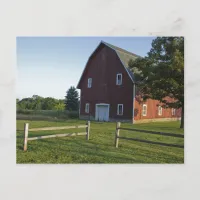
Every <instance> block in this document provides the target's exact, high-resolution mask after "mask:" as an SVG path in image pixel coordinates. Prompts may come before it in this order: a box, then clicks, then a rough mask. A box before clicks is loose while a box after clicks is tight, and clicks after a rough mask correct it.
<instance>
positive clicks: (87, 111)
mask: <svg viewBox="0 0 200 200" xmlns="http://www.w3.org/2000/svg"><path fill="white" fill-rule="evenodd" d="M89 111H90V104H89V103H86V104H85V112H86V113H89Z"/></svg>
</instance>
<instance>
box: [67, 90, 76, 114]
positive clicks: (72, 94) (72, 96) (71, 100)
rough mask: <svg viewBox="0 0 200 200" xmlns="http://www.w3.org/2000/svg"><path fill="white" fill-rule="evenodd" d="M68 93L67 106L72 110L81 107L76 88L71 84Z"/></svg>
mask: <svg viewBox="0 0 200 200" xmlns="http://www.w3.org/2000/svg"><path fill="white" fill-rule="evenodd" d="M66 93H67V94H66V96H65V108H66V109H67V110H70V111H77V110H78V108H79V96H78V92H77V90H76V88H75V87H73V86H71V87H70V88H69V90H68V91H67V92H66Z"/></svg>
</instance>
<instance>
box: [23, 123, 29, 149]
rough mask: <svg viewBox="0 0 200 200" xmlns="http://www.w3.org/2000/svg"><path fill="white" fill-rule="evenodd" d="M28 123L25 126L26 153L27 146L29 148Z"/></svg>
mask: <svg viewBox="0 0 200 200" xmlns="http://www.w3.org/2000/svg"><path fill="white" fill-rule="evenodd" d="M28 126H29V124H28V123H25V124H24V151H26V150H27V146H28Z"/></svg>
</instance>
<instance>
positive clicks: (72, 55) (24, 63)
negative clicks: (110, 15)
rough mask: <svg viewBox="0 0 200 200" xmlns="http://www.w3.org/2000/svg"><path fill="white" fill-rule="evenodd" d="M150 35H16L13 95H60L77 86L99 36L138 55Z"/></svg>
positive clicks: (145, 48)
mask: <svg viewBox="0 0 200 200" xmlns="http://www.w3.org/2000/svg"><path fill="white" fill-rule="evenodd" d="M153 39H154V37H18V38H17V68H18V74H17V77H18V79H17V98H19V99H22V98H25V97H31V96H32V95H34V94H36V95H40V96H43V97H54V98H59V99H63V98H64V96H65V95H66V91H67V90H68V89H69V87H70V86H75V87H76V86H77V83H78V81H79V79H80V76H81V74H82V71H83V69H84V67H85V64H86V62H87V60H88V58H89V56H90V55H91V53H92V52H93V51H94V50H95V48H96V47H97V46H98V44H99V43H100V41H101V40H103V41H105V42H108V43H110V44H113V45H115V46H118V47H121V48H123V49H126V50H127V51H130V52H132V53H135V54H138V55H140V56H145V55H146V54H147V52H148V51H149V50H150V48H151V42H152V40H153Z"/></svg>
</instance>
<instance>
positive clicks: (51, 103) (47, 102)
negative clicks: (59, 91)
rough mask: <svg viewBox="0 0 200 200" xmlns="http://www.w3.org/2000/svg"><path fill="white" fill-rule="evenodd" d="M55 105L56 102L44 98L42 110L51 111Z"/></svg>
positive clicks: (49, 98)
mask: <svg viewBox="0 0 200 200" xmlns="http://www.w3.org/2000/svg"><path fill="white" fill-rule="evenodd" d="M56 104H57V100H56V99H54V98H52V97H47V98H44V100H43V103H42V110H53V109H54V108H55V106H56Z"/></svg>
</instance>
